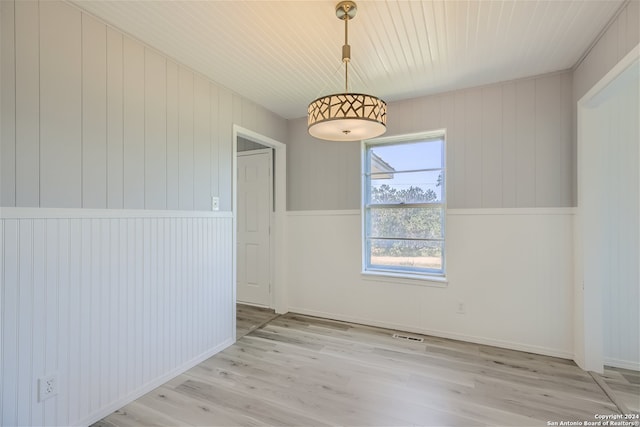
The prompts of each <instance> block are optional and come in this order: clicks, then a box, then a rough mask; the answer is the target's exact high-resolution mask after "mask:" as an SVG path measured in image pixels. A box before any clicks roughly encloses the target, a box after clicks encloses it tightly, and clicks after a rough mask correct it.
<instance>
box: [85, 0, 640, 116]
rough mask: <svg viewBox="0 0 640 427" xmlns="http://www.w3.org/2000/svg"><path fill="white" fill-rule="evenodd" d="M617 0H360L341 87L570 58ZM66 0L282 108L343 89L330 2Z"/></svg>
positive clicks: (432, 85)
mask: <svg viewBox="0 0 640 427" xmlns="http://www.w3.org/2000/svg"><path fill="white" fill-rule="evenodd" d="M631 1H638V0H631ZM623 2H624V0H566V1H562V0H556V1H525V0H520V1H518V0H505V1H498V0H496V1H490V0H486V1H481V0H471V1H462V0H460V1H456V0H427V1H406V0H405V1H401V0H387V1H370V0H369V1H364V0H359V1H357V4H358V13H357V16H356V17H355V19H354V20H353V21H351V22H350V25H349V41H350V44H351V46H352V67H351V70H352V71H351V73H350V88H349V89H350V91H353V92H366V93H371V94H373V95H376V96H379V97H381V98H383V99H385V100H386V101H395V100H400V99H406V98H413V97H416V96H420V95H426V94H433V93H439V92H444V91H449V90H455V89H461V88H466V87H472V86H478V85H483V84H488V83H493V82H498V81H506V80H511V79H515V78H520V77H526V76H533V75H537V74H542V73H547V72H552V71H557V70H564V69H567V68H571V67H572V66H573V65H574V64H576V62H577V61H578V60H579V59H580V57H581V56H582V55H583V54H584V52H585V51H586V50H587V49H588V47H589V46H590V45H591V43H592V42H593V41H594V39H595V38H596V37H597V36H598V34H599V33H600V32H601V31H602V30H603V28H604V27H605V26H606V24H607V22H608V21H609V20H610V19H611V18H612V17H613V16H614V15H615V14H616V12H617V11H618V9H619V8H620V6H621V5H622V4H623ZM74 3H75V4H76V5H78V6H79V7H81V8H83V9H84V10H86V11H88V12H90V13H91V14H93V15H95V16H97V17H99V18H101V19H102V20H104V21H105V22H107V23H109V24H111V25H112V26H114V27H116V28H118V29H120V30H122V31H124V32H125V33H128V34H130V35H132V36H133V37H135V38H137V39H139V40H141V41H143V42H144V43H146V44H148V45H150V46H151V47H153V48H156V49H157V50H160V51H162V52H163V53H165V54H167V55H169V56H170V57H172V58H174V59H175V60H177V61H178V62H181V63H183V64H185V65H187V66H189V67H191V68H193V69H195V70H196V71H198V72H200V73H202V74H203V75H205V76H207V77H209V78H210V79H212V80H214V81H216V82H218V83H220V84H222V85H224V86H227V87H228V88H230V89H232V90H233V91H235V92H237V93H239V94H240V95H243V96H245V97H246V98H249V99H251V100H253V101H254V102H256V103H258V104H260V105H262V106H264V107H266V108H268V109H270V110H271V111H274V112H275V113H277V114H279V115H281V116H283V117H285V118H297V117H303V116H305V115H306V111H307V105H308V104H309V102H310V101H312V100H313V99H315V98H317V97H319V96H322V95H326V94H329V93H336V92H342V91H343V90H344V72H343V68H342V62H341V46H342V44H343V41H344V39H343V38H344V24H343V22H342V21H340V20H339V19H338V18H336V16H335V12H334V10H335V5H336V3H337V1H331V0H328V1H327V0H322V1H303V0H298V1H265V0H263V1H240V0H235V1H139V0H138V1H126V0H124V1H106V0H97V1H92V0H76V1H74Z"/></svg>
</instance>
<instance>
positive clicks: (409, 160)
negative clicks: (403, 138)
mask: <svg viewBox="0 0 640 427" xmlns="http://www.w3.org/2000/svg"><path fill="white" fill-rule="evenodd" d="M443 147H444V145H443V142H442V140H441V139H436V140H432V141H419V142H412V143H405V144H394V145H380V146H371V147H370V148H369V156H370V157H369V161H370V164H371V171H370V172H371V173H375V172H389V171H391V172H392V171H403V170H404V171H406V170H416V169H436V168H441V167H443V164H442V149H443Z"/></svg>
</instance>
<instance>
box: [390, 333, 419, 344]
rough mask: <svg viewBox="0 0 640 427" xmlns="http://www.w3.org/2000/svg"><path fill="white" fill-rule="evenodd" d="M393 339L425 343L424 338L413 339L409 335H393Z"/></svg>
mask: <svg viewBox="0 0 640 427" xmlns="http://www.w3.org/2000/svg"><path fill="white" fill-rule="evenodd" d="M393 338H397V339H399V340H407V341H414V342H424V338H418V337H411V336H409V335H402V334H393Z"/></svg>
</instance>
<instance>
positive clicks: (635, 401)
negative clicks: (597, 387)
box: [600, 366, 640, 414]
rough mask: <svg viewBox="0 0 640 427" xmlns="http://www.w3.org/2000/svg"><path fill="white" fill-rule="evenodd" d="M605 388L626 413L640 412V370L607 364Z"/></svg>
mask: <svg viewBox="0 0 640 427" xmlns="http://www.w3.org/2000/svg"><path fill="white" fill-rule="evenodd" d="M600 378H602V379H603V380H604V382H605V384H604V385H603V389H604V390H605V391H606V392H607V393H608V394H609V397H610V398H611V399H612V400H613V401H614V402H615V403H616V405H617V406H618V408H619V409H621V410H622V411H623V412H624V413H627V414H629V413H636V414H638V413H640V372H638V371H630V370H628V369H620V368H611V367H608V366H605V368H604V374H603V375H600Z"/></svg>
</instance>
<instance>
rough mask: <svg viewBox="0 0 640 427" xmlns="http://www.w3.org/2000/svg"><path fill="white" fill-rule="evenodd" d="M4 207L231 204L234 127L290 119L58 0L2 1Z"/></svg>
mask: <svg viewBox="0 0 640 427" xmlns="http://www.w3.org/2000/svg"><path fill="white" fill-rule="evenodd" d="M0 3H1V6H0V7H1V17H0V19H1V24H2V25H0V28H1V29H0V31H1V32H2V34H1V36H2V37H1V42H2V46H1V53H0V54H1V64H2V70H1V71H2V74H1V79H2V81H1V83H2V85H1V87H2V94H1V97H2V112H1V116H0V120H1V121H0V124H1V128H2V131H1V138H2V139H1V141H0V206H35V207H38V206H39V207H67V208H80V207H82V208H115V209H121V208H125V209H132V208H133V209H180V210H209V209H210V205H211V202H210V200H211V196H218V197H220V209H221V210H231V191H232V189H231V168H232V128H233V124H234V123H235V124H239V125H241V126H243V127H245V128H247V129H250V130H252V131H255V132H257V133H260V134H263V135H266V136H269V137H271V138H273V139H276V140H279V141H284V139H285V137H286V132H287V128H286V121H285V120H284V119H283V118H281V117H279V116H277V115H276V114H274V113H272V112H270V111H268V110H265V109H264V108H262V107H259V106H258V105H256V104H255V103H253V102H251V101H248V100H246V99H244V98H242V97H240V96H239V95H237V94H235V93H233V92H231V91H230V90H228V89H226V88H224V87H222V86H220V85H217V84H216V83H213V82H211V81H209V80H207V79H205V78H204V77H202V76H200V75H199V74H197V73H195V72H194V71H192V70H190V69H188V68H186V67H183V66H182V65H180V64H177V63H175V62H173V61H172V60H171V59H169V58H167V57H166V56H164V55H162V54H160V53H158V52H157V51H155V50H153V49H151V48H149V47H147V46H145V45H143V44H141V43H139V42H137V41H136V40H133V39H131V38H129V37H128V36H126V35H123V34H122V33H120V32H118V31H117V30H114V29H113V28H111V27H109V26H107V25H105V24H104V23H102V22H100V21H98V20H96V19H94V18H93V17H91V16H89V15H87V14H85V13H83V12H81V11H80V10H79V9H77V8H75V7H73V6H71V5H69V4H66V3H64V2H59V1H41V2H39V3H38V2H30V1H29V2H27V1H18V2H14V1H9V0H6V1H2V2H0Z"/></svg>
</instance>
